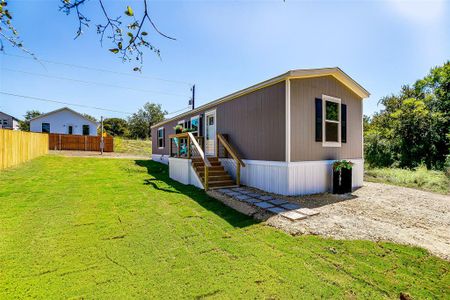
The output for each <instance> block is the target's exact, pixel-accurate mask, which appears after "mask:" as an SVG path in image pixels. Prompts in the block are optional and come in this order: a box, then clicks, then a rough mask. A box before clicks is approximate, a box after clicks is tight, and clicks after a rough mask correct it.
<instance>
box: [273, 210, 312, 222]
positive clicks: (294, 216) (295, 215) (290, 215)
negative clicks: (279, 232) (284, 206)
mask: <svg viewBox="0 0 450 300" xmlns="http://www.w3.org/2000/svg"><path fill="white" fill-rule="evenodd" d="M280 215H282V216H283V217H285V218H287V219H289V220H292V221H297V220H303V219H306V218H307V217H308V216H307V215H304V214H301V213H299V212H297V211H292V210H291V211H286V212H283V213H281V214H280Z"/></svg>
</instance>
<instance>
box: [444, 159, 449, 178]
mask: <svg viewBox="0 0 450 300" xmlns="http://www.w3.org/2000/svg"><path fill="white" fill-rule="evenodd" d="M444 172H445V175H447V177H448V178H450V155H447V158H446V159H445V163H444Z"/></svg>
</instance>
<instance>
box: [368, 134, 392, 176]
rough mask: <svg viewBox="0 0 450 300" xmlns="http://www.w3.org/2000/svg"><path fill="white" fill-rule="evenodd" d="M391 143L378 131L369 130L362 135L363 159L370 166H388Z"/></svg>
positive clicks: (390, 162) (390, 158) (390, 155)
mask: <svg viewBox="0 0 450 300" xmlns="http://www.w3.org/2000/svg"><path fill="white" fill-rule="evenodd" d="M391 148H392V147H391V144H390V142H389V141H388V140H387V139H384V138H383V137H381V136H380V135H379V134H378V133H376V132H372V131H369V132H367V133H366V134H365V137H364V159H365V161H366V163H367V164H368V165H369V167H371V168H382V167H390V166H391V165H392V163H393V162H394V160H393V157H392V156H393V155H392V150H391Z"/></svg>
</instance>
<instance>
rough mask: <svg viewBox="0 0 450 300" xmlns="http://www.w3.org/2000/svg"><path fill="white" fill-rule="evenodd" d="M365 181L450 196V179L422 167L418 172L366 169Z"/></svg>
mask: <svg viewBox="0 0 450 300" xmlns="http://www.w3.org/2000/svg"><path fill="white" fill-rule="evenodd" d="M364 180H366V181H372V182H382V183H388V184H394V185H399V186H405V187H410V188H416V189H421V190H424V191H429V192H435V193H441V194H450V178H448V177H447V176H446V175H445V173H444V172H442V171H432V170H427V168H426V167H420V168H417V169H416V170H406V169H398V168H380V169H370V168H367V167H366V170H365V174H364Z"/></svg>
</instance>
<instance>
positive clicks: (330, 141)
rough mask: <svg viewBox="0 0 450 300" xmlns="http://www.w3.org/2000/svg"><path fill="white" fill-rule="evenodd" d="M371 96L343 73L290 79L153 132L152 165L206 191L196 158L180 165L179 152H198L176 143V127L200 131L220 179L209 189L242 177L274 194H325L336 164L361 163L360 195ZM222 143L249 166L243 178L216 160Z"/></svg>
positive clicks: (297, 73) (227, 161) (356, 171)
mask: <svg viewBox="0 0 450 300" xmlns="http://www.w3.org/2000/svg"><path fill="white" fill-rule="evenodd" d="M368 96H369V92H367V91H366V90H365V89H364V88H363V87H362V86H361V85H359V84H358V83H357V82H356V81H354V80H353V79H352V78H350V77H349V76H348V75H347V74H345V73H344V72H343V71H342V70H341V69H339V68H324V69H307V70H293V71H289V72H287V73H284V74H282V75H280V76H277V77H274V78H272V79H269V80H266V81H264V82H261V83H258V84H256V85H253V86H251V87H249V88H246V89H243V90H241V91H238V92H235V93H233V94H230V95H228V96H225V97H223V98H220V99H217V100H215V101H213V102H210V103H208V104H205V105H203V106H200V107H198V108H196V109H194V110H192V111H189V112H186V113H183V114H180V115H178V116H176V117H174V118H171V119H168V120H164V121H163V122H160V123H159V124H156V125H154V126H152V158H153V160H155V161H160V162H164V163H169V166H170V168H169V171H170V176H171V177H172V178H174V179H176V180H178V181H181V182H183V183H185V184H186V183H189V184H194V185H196V186H198V187H200V188H202V187H204V186H205V181H204V180H205V169H204V165H205V164H206V163H207V162H206V161H204V160H203V161H202V160H201V159H200V158H199V156H197V157H195V155H194V154H193V153H191V152H189V153H190V154H189V156H190V158H193V162H194V165H193V166H192V164H190V163H188V164H186V163H183V162H181V160H182V159H183V158H186V157H187V155H185V154H183V153H181V154H180V150H179V148H178V146H179V145H183V144H184V145H186V144H187V143H188V144H190V145H189V147H184V149H193V148H194V147H195V145H194V144H192V142H186V140H187V138H185V139H184V138H182V136H180V135H179V136H178V137H179V138H178V139H177V138H175V136H174V135H173V134H174V127H175V126H176V125H178V124H180V125H182V126H183V127H184V128H191V130H193V131H194V132H193V135H194V136H198V137H197V138H196V139H198V141H199V144H200V147H201V148H203V149H202V150H203V151H204V153H205V154H206V156H207V157H208V159H209V161H210V162H211V165H212V166H211V167H210V168H209V176H212V175H211V174H212V172H214V174H213V175H214V176H217V177H214V176H212V177H211V179H214V180H217V181H214V180H213V181H212V182H211V183H213V184H209V183H208V186H207V187H220V186H224V185H231V184H234V183H235V182H236V180H237V179H238V178H239V176H238V175H239V174H240V182H241V183H242V184H244V185H247V186H252V187H256V188H259V189H262V190H265V191H268V192H273V193H278V194H283V195H299V194H312V193H320V192H325V191H329V190H330V189H331V178H332V170H331V164H332V162H333V161H334V160H337V159H347V160H351V161H352V162H353V163H354V167H353V175H352V180H353V187H359V186H362V184H363V173H364V161H363V127H362V118H363V99H364V98H367V97H368ZM219 135H223V136H225V135H226V136H227V138H228V141H229V143H230V144H231V145H232V146H233V147H234V148H235V149H236V153H238V154H239V155H240V157H241V158H242V162H244V163H245V167H243V168H241V169H240V173H239V172H238V171H239V170H238V168H237V165H238V163H237V162H238V161H237V160H233V159H231V158H229V157H230V156H229V155H228V157H227V158H224V157H222V155H220V156H219V155H217V154H218V153H217V151H218V149H217V148H218V146H217V145H219V143H218V140H217V138H218V137H219ZM174 138H175V139H174ZM220 140H221V139H219V141H220ZM174 142H175V143H174ZM222 144H223V143H222ZM174 150H175V153H173V152H174ZM170 152H172V153H170ZM197 152H199V151H197ZM218 156H219V157H218ZM217 157H218V158H219V159H218V160H219V162H217ZM184 161H186V159H184ZM241 165H242V164H241ZM186 166H187V167H186ZM183 168H185V169H183ZM186 168H188V169H187V170H186ZM219 175H220V177H219ZM230 177H231V178H230Z"/></svg>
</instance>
